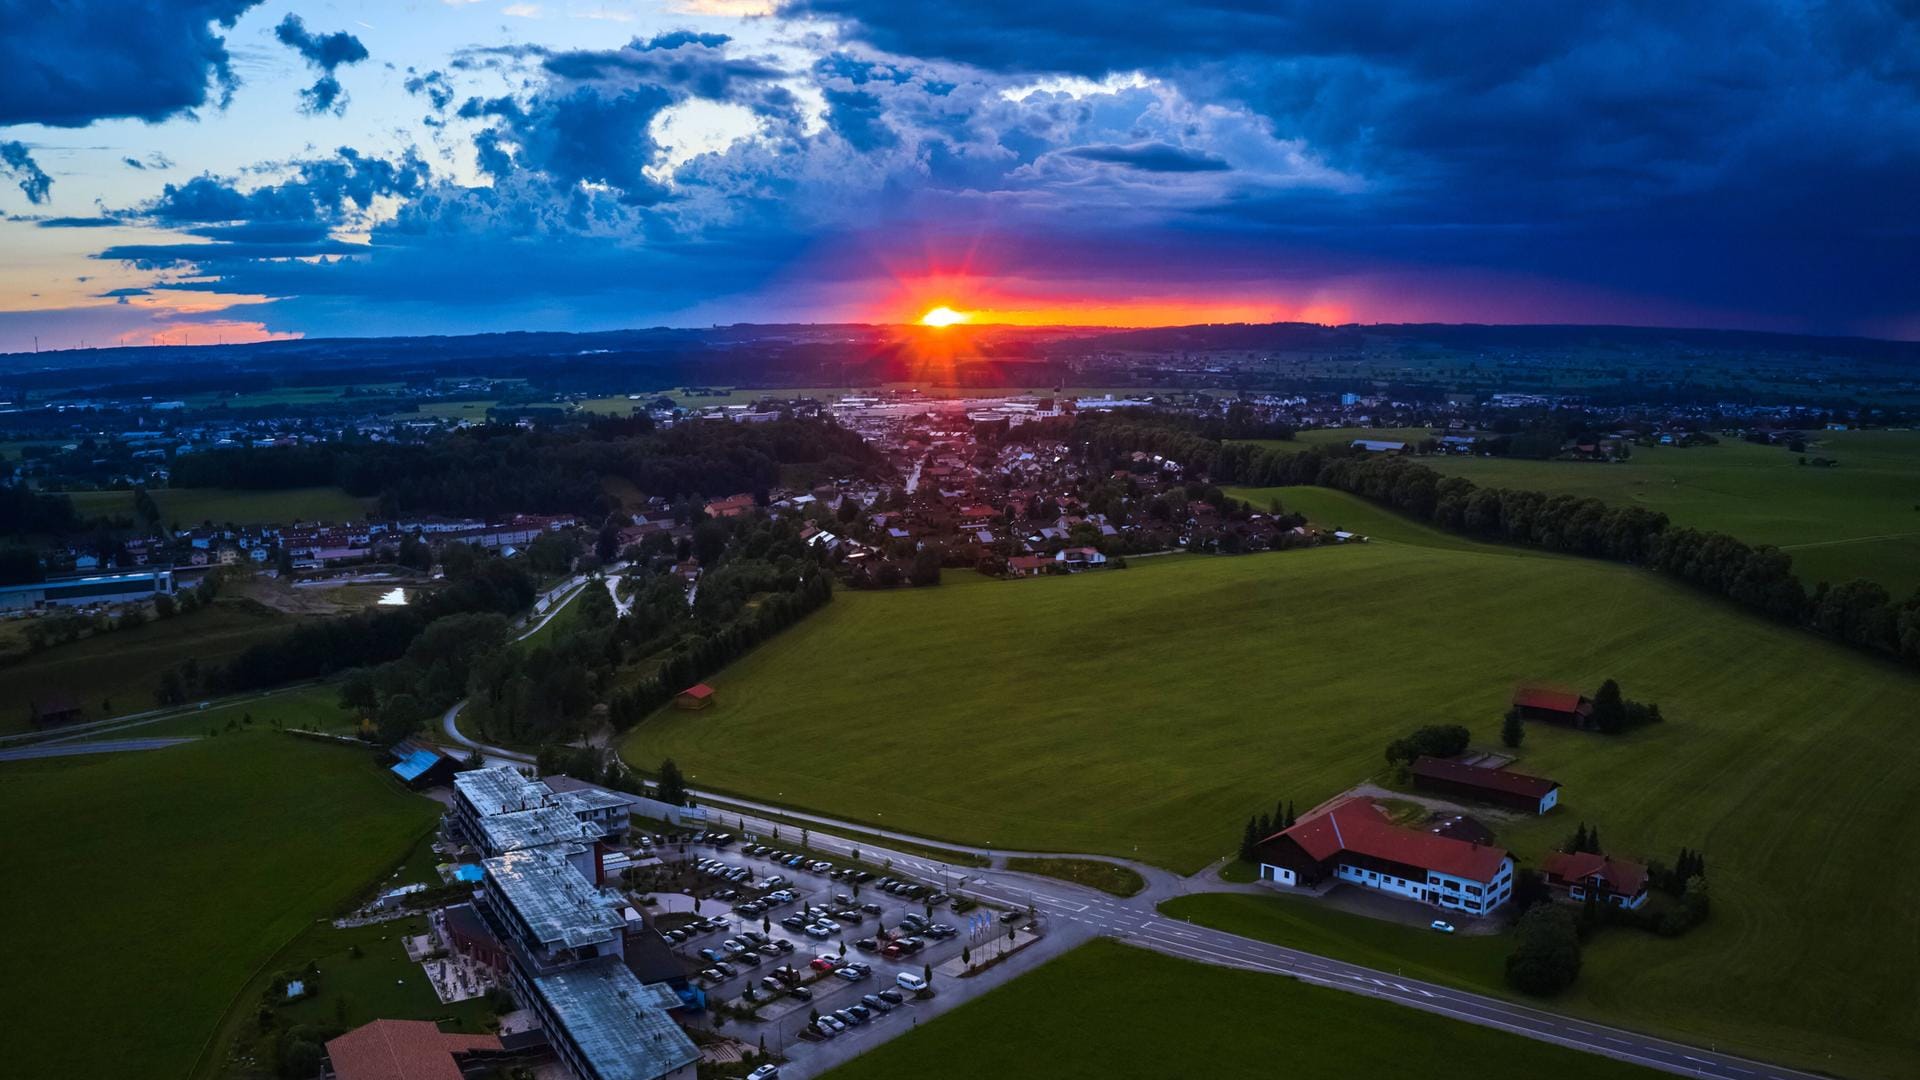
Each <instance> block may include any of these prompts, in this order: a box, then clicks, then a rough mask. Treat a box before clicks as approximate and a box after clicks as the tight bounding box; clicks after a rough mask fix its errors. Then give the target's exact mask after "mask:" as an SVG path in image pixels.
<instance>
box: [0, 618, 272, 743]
mask: <svg viewBox="0 0 1920 1080" xmlns="http://www.w3.org/2000/svg"><path fill="white" fill-rule="evenodd" d="M291 625H293V622H292V620H291V619H289V618H288V617H287V616H284V615H277V614H274V613H273V612H271V611H268V610H266V609H265V608H262V607H259V606H257V605H254V604H232V603H225V602H221V603H215V604H213V605H212V606H210V607H205V608H201V609H199V610H197V611H191V612H185V613H182V614H180V615H176V616H175V617H173V618H171V619H165V620H154V621H151V622H148V623H146V624H145V625H143V626H136V627H132V628H130V629H127V630H115V631H112V632H109V633H105V634H96V635H95V636H93V637H89V638H83V639H81V640H79V641H75V642H71V643H69V644H66V645H56V646H53V647H52V648H49V649H47V650H46V651H44V652H40V653H32V654H28V655H26V656H23V657H20V658H19V659H16V660H14V661H12V662H10V663H8V664H6V665H4V666H0V732H7V731H19V730H22V729H24V728H26V727H27V726H28V717H27V703H28V701H29V700H31V699H33V698H35V697H39V696H42V695H47V694H65V695H67V696H70V697H72V698H74V699H75V700H76V701H77V702H79V704H80V705H81V708H82V710H83V712H84V715H83V716H82V719H83V720H99V719H102V718H103V717H108V716H120V715H124V714H126V713H134V712H142V711H144V710H147V709H151V708H153V707H154V692H155V690H157V689H158V688H159V685H160V673H161V672H163V671H165V670H166V669H168V668H171V667H174V666H176V665H178V664H181V663H183V662H185V661H187V660H189V659H192V660H198V661H199V662H200V663H202V664H209V663H215V664H217V663H220V662H222V661H225V660H229V659H231V658H233V657H234V656H236V655H238V654H239V653H240V652H241V651H242V650H244V649H245V648H246V647H247V646H249V645H252V644H254V643H256V642H259V641H263V640H265V639H267V638H270V637H272V636H274V635H275V634H278V633H280V632H281V631H283V630H285V629H287V628H288V627H289V626H291Z"/></svg>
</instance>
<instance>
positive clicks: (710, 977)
mask: <svg viewBox="0 0 1920 1080" xmlns="http://www.w3.org/2000/svg"><path fill="white" fill-rule="evenodd" d="M700 977H701V978H703V979H705V980H707V981H708V982H719V981H720V980H722V979H724V978H726V976H725V975H722V974H720V971H719V969H718V968H707V969H706V970H705V971H702V972H701V973H700Z"/></svg>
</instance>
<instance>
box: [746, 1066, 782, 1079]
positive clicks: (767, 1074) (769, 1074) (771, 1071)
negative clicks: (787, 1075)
mask: <svg viewBox="0 0 1920 1080" xmlns="http://www.w3.org/2000/svg"><path fill="white" fill-rule="evenodd" d="M747 1080H780V1066H778V1065H762V1066H760V1067H759V1068H757V1069H755V1070H753V1071H752V1072H750V1073H748V1074H747Z"/></svg>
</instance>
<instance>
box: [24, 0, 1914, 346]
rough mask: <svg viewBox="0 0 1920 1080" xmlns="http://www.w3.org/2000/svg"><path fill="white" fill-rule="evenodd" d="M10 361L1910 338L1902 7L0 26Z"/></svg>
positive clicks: (52, 18)
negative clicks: (1103, 343) (451, 343)
mask: <svg viewBox="0 0 1920 1080" xmlns="http://www.w3.org/2000/svg"><path fill="white" fill-rule="evenodd" d="M0 27H4V28H5V29H4V32H0V352H5V351H28V350H32V349H33V348H35V347H36V344H37V346H38V348H40V349H43V350H45V349H58V348H72V347H76V346H79V345H81V344H82V343H84V344H86V345H89V346H92V345H111V344H172V343H192V344H199V343H206V342H214V341H229V342H231V341H245V340H256V339H262V338H268V337H284V336H308V337H312V336H364V335H379V334H447V333H471V332H485V331H499V330H516V329H550V330H604V329H615V328H622V327H640V326H656V325H679V326H701V325H707V324H712V323H734V322H787V321H799V322H834V321H870V322H907V321H913V320H915V319H918V318H919V317H920V316H921V315H922V313H924V312H925V311H927V310H928V309H930V308H933V307H936V306H946V307H948V308H951V309H953V310H954V311H958V312H961V313H964V314H965V315H966V316H967V317H969V318H971V319H972V320H973V321H976V322H1010V323H1036V324H1037V323H1055V324H1081V325H1096V324H1097V325H1115V326H1143V325H1167V324H1182V323H1196V322H1255V321H1277V320H1304V321H1310V322H1321V323H1345V322H1507V323H1541V322H1556V323H1616V324H1635V325H1662V326H1708V327H1729V328H1748V329H1762V330H1780V331H1793V332H1810V333H1832V334H1857V335H1867V336H1876V337H1891V338H1901V339H1916V338H1920V7H1916V5H1915V3H1914V0H1884V2H1875V0H1858V2H1838V3H1790V2H1777V3H1769V2H1767V0H1753V2H1750V3H1744V4H1738V5H1689V4H1673V3H1669V2H1660V0H1629V2H1610V0H1594V2H1589V3H1583V4H1577V5H1575V4H1520V5H1516V4H1512V3H1494V2H1481V0H1342V2H1340V3H1337V4H1335V3H1299V2H1287V0H1189V2H1185V3H1180V4H1168V3H1128V2H1124V0H1048V2H1044V3H1036V2H1034V0H938V2H932V0H927V2H922V0H513V2H507V0H379V2H372V0H368V2H350V0H334V2H327V0H112V2H88V0H0Z"/></svg>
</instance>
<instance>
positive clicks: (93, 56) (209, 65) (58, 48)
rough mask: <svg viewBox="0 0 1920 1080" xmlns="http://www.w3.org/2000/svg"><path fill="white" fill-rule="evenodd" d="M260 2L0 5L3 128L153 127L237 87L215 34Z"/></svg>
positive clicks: (5, 1) (36, 0)
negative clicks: (123, 123)
mask: <svg viewBox="0 0 1920 1080" xmlns="http://www.w3.org/2000/svg"><path fill="white" fill-rule="evenodd" d="M257 3H259V0H118V2H106V0H61V2H49V0H0V127H3V126H5V125H8V124H47V125H50V126H53V127H85V126H86V125H88V124H91V123H93V122H94V121H95V120H102V119H108V118H112V117H135V118H137V119H140V120H146V121H148V122H150V123H157V122H159V121H161V120H164V119H166V118H167V117H169V116H173V115H175V114H176V113H180V112H184V111H186V110H190V109H195V108H198V107H200V106H201V105H203V104H205V103H206V101H207V90H208V87H209V86H210V85H211V86H213V87H217V88H218V90H219V93H220V97H219V100H221V101H222V102H224V101H225V99H226V98H227V97H229V96H231V94H232V92H233V88H234V86H235V85H237V80H236V79H235V78H234V75H233V70H232V68H231V66H230V63H229V57H228V54H227V48H226V41H225V39H224V38H222V37H221V36H220V35H219V34H218V33H216V32H215V31H216V28H218V29H232V28H233V24H234V22H235V20H237V19H239V17H240V16H241V15H242V14H244V13H245V12H246V11H247V10H248V9H249V8H252V7H253V6H254V5H255V4H257Z"/></svg>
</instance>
